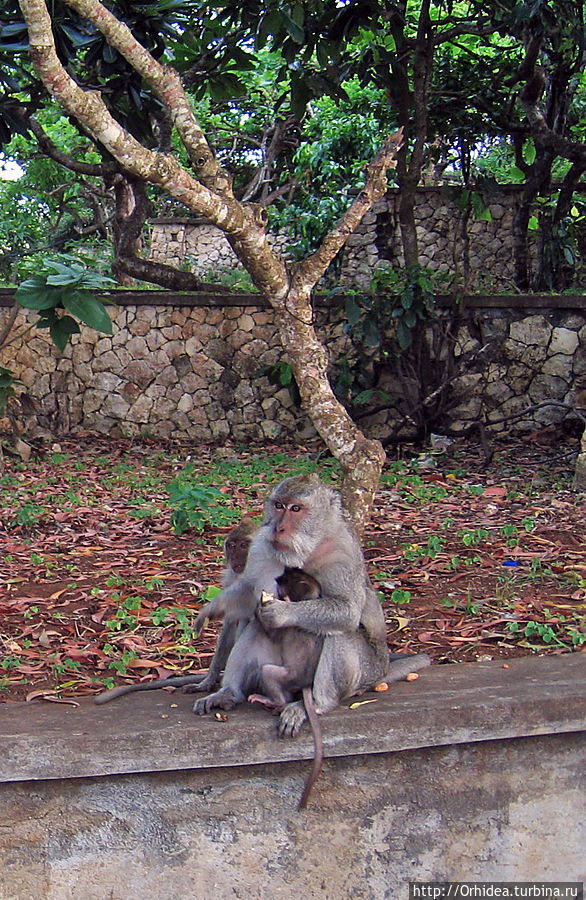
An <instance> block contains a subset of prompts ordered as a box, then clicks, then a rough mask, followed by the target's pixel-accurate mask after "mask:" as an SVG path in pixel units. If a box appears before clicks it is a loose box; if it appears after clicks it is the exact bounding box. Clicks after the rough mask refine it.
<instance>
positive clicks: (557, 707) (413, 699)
mask: <svg viewBox="0 0 586 900" xmlns="http://www.w3.org/2000/svg"><path fill="white" fill-rule="evenodd" d="M507 665H508V666H509V668H507V669H504V668H503V667H502V665H501V664H499V663H494V662H486V663H474V664H470V665H461V666H437V667H436V666H433V667H432V668H431V669H428V670H425V671H424V672H423V673H422V675H421V677H420V678H419V679H418V681H415V682H411V683H407V682H401V683H399V684H394V685H392V686H391V689H390V690H389V691H388V692H387V693H385V694H371V695H369V696H368V697H363V698H361V699H371V700H373V699H374V700H375V702H373V703H367V704H364V705H363V706H361V707H360V708H359V709H357V710H350V709H348V708H347V706H348V705H347V706H346V707H343V708H341V709H338V710H336V711H334V712H333V713H330V714H329V715H328V716H327V717H326V718H325V719H324V722H323V731H324V748H325V756H328V757H330V756H353V755H356V754H364V753H382V752H395V751H397V750H405V749H411V748H415V747H431V746H439V745H443V744H455V743H465V742H470V741H483V740H495V739H500V738H507V737H521V736H528V735H534V734H551V733H559V732H565V731H579V730H581V729H583V728H584V719H585V711H586V654H580V653H575V654H571V655H564V656H549V657H541V658H539V659H533V658H530V657H525V658H523V659H512V660H510V661H509V663H507ZM193 701H194V696H193V695H188V694H182V693H181V692H180V691H176V692H173V693H169V692H167V691H153V692H148V693H142V694H134V695H129V696H127V697H122V698H121V699H119V700H116V701H114V702H112V703H110V704H108V705H106V706H101V707H96V706H94V704H93V702H92V701H91V699H89V698H87V699H84V700H81V701H80V705H79V707H77V708H73V707H70V706H62V705H57V704H51V703H36V704H34V705H31V704H24V703H14V704H4V705H0V735H1V739H2V754H1V758H0V782H2V781H21V780H25V779H32V780H35V779H46V778H74V777H83V776H89V775H104V774H108V775H112V774H120V773H125V772H153V771H165V770H168V769H191V768H203V767H208V766H211V767H214V766H231V765H240V764H241V763H242V762H243V760H246V761H247V762H248V763H268V762H281V761H285V760H293V759H307V758H309V757H311V756H312V755H313V744H312V741H311V737H310V736H309V734H308V733H307V734H304V735H303V736H302V737H300V738H298V739H297V740H296V741H283V740H277V739H276V737H275V720H274V719H273V717H272V716H270V715H268V714H267V712H266V711H265V710H262V709H255V708H250V707H248V708H246V707H244V708H241V709H238V710H235V711H234V712H232V713H230V714H229V716H228V721H227V722H218V721H217V720H216V719H215V718H214V717H213V716H206V717H203V718H200V717H198V716H194V715H193V713H192V712H191V709H192V706H193ZM560 701H562V702H560Z"/></svg>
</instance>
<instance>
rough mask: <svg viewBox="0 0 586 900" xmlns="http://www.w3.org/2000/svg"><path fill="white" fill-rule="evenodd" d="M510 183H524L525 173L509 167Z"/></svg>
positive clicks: (514, 167) (515, 167)
mask: <svg viewBox="0 0 586 900" xmlns="http://www.w3.org/2000/svg"><path fill="white" fill-rule="evenodd" d="M510 176H511V181H513V182H514V183H515V184H521V183H522V182H523V181H525V172H523V171H522V170H521V169H519V168H518V167H517V166H511V169H510Z"/></svg>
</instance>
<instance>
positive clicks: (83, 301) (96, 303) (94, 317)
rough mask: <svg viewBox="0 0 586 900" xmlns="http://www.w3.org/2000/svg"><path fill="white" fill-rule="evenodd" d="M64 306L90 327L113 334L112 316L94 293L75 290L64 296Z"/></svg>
mask: <svg viewBox="0 0 586 900" xmlns="http://www.w3.org/2000/svg"><path fill="white" fill-rule="evenodd" d="M63 306H64V307H65V309H67V310H68V311H69V312H70V313H72V315H74V316H76V317H77V318H78V319H81V321H82V322H85V324H86V325H89V326H90V328H94V329H95V330H96V331H101V332H103V333H104V334H112V321H111V319H110V316H109V315H108V313H107V312H106V310H105V308H104V304H103V303H102V302H101V300H98V299H97V297H94V296H93V295H92V294H88V293H87V292H86V291H75V292H74V293H72V294H68V295H66V296H65V297H64V298H63Z"/></svg>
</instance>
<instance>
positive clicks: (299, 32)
mask: <svg viewBox="0 0 586 900" xmlns="http://www.w3.org/2000/svg"><path fill="white" fill-rule="evenodd" d="M279 14H280V16H281V21H282V23H283V25H284V26H285V30H286V32H287V34H288V35H289V37H291V38H293V40H294V41H295V43H296V44H303V43H304V42H305V32H304V30H303V28H302V27H301V26H300V25H298V24H297V22H294V21H293V19H292V18H291V16H290V15H289V14H288V13H286V12H285V10H284V9H281V10H279Z"/></svg>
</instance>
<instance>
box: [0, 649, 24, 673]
mask: <svg viewBox="0 0 586 900" xmlns="http://www.w3.org/2000/svg"><path fill="white" fill-rule="evenodd" d="M0 665H1V666H2V668H3V669H18V667H19V666H20V665H22V660H21V658H20V656H16V654H14V653H11V654H10V655H9V656H5V657H4V659H3V660H2V662H1V663H0Z"/></svg>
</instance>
